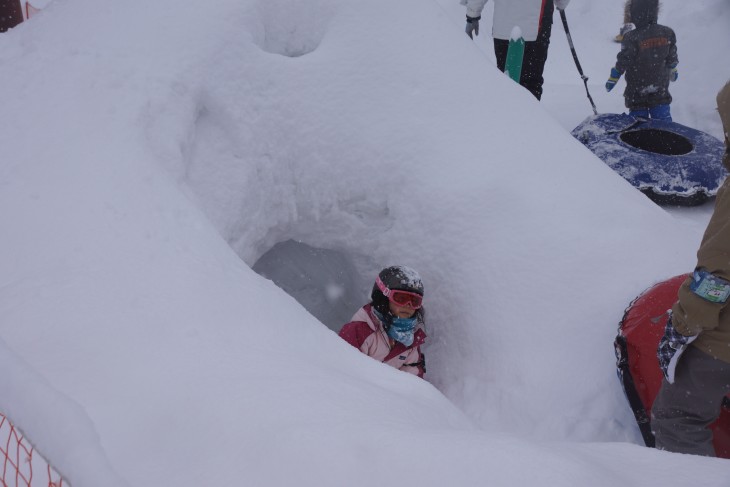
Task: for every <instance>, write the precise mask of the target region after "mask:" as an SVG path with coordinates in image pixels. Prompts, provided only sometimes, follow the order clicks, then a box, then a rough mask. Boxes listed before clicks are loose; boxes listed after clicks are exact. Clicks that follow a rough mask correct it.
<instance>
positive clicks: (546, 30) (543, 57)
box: [520, 18, 553, 100]
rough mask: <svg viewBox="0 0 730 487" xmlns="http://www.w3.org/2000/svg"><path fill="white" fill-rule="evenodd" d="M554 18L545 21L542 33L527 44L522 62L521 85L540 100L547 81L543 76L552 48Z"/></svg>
mask: <svg viewBox="0 0 730 487" xmlns="http://www.w3.org/2000/svg"><path fill="white" fill-rule="evenodd" d="M552 25H553V24H552V18H550V21H549V22H548V21H544V22H543V23H542V26H541V27H540V33H539V34H538V36H537V39H536V40H535V41H531V42H525V58H524V60H523V61H522V74H521V75H520V84H521V85H522V86H524V87H525V88H527V89H528V90H529V91H530V93H532V94H533V95H535V98H537V99H538V100H539V99H540V98H542V84H543V82H544V81H545V79H544V78H543V76H542V73H543V71H544V70H545V62H546V61H547V56H548V47H550V32H551V31H552Z"/></svg>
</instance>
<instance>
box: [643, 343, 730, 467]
mask: <svg viewBox="0 0 730 487" xmlns="http://www.w3.org/2000/svg"><path fill="white" fill-rule="evenodd" d="M728 392H730V363H727V362H723V361H722V360H718V359H716V358H713V357H711V356H709V355H707V354H706V353H704V352H702V351H700V350H698V349H696V348H695V347H693V346H689V347H688V348H687V350H686V351H685V352H684V354H683V355H682V356H681V357H680V359H679V363H678V364H677V371H676V374H675V378H674V384H670V383H669V382H667V381H666V379H664V380H663V382H662V387H661V389H659V394H657V397H656V399H655V400H654V405H653V406H652V409H651V429H652V431H653V432H654V437H655V438H656V447H657V448H659V449H660V450H668V451H672V452H676V453H690V454H693V455H704V456H707V457H714V456H715V449H714V447H713V446H712V430H710V429H709V428H708V426H710V425H711V424H712V423H714V422H715V421H716V420H717V418H718V417H719V416H720V410H721V406H722V400H723V397H725V394H727V393H728Z"/></svg>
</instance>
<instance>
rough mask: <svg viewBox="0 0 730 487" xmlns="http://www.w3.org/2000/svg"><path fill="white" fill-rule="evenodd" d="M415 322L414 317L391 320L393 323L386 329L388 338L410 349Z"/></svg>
mask: <svg viewBox="0 0 730 487" xmlns="http://www.w3.org/2000/svg"><path fill="white" fill-rule="evenodd" d="M417 321H418V320H417V319H416V317H415V316H413V317H412V318H393V323H391V325H390V328H388V336H389V337H390V338H392V339H393V340H395V341H397V342H400V343H402V344H403V345H405V346H406V347H410V346H411V345H412V344H413V331H414V330H415V329H416V322H417Z"/></svg>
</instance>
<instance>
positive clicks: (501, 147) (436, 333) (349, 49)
mask: <svg viewBox="0 0 730 487" xmlns="http://www.w3.org/2000/svg"><path fill="white" fill-rule="evenodd" d="M622 4H623V2H622V0H611V1H606V2H590V1H588V0H573V1H572V2H571V3H570V5H569V6H568V8H567V9H566V14H567V16H568V20H569V22H570V28H571V34H572V36H573V41H574V43H575V45H576V49H577V52H578V55H579V57H580V60H581V63H582V66H583V69H584V71H585V72H586V74H587V75H588V76H589V78H590V81H589V83H588V85H589V89H590V91H591V94H592V96H593V97H594V100H595V101H596V105H597V107H598V110H599V112H616V113H619V112H621V111H623V99H622V97H621V95H620V94H621V92H622V90H623V84H622V83H623V81H620V82H619V85H620V86H618V87H617V89H615V90H614V91H613V92H612V93H606V92H605V90H604V89H603V83H604V82H605V78H606V77H607V76H608V72H609V70H610V68H611V66H612V65H613V63H614V62H615V55H616V53H617V52H618V44H615V43H614V42H612V37H613V36H614V35H615V34H616V33H617V31H618V28H619V27H620V23H621V20H622V17H621V16H622ZM663 4H664V8H663V11H662V13H661V14H660V22H662V23H664V24H666V25H669V26H671V27H672V28H674V29H675V31H676V32H677V37H678V47H679V57H680V64H679V73H680V77H679V81H678V82H677V83H675V84H673V85H672V87H671V90H672V94H673V95H674V98H675V102H674V103H673V104H672V113H673V115H674V118H675V120H676V121H678V122H680V123H682V124H685V125H688V126H691V127H694V128H697V129H699V130H703V131H706V132H707V133H709V134H711V135H714V136H715V137H720V136H721V135H722V128H721V124H720V121H719V117H718V116H717V113H716V112H715V110H714V107H715V94H716V92H717V90H718V89H719V88H720V87H721V86H722V85H723V84H724V83H725V81H726V80H727V77H728V73H727V72H726V71H724V70H723V69H722V67H721V66H720V63H719V62H718V60H719V59H723V56H724V55H725V54H724V53H726V52H728V49H730V34H729V33H728V30H727V28H726V27H727V25H728V22H730V8H729V7H728V5H727V2H726V0H705V1H703V2H695V3H692V4H687V3H686V2H680V1H679V0H665V1H664V2H663ZM490 5H491V2H490V3H489V4H488V7H487V9H485V14H484V17H483V20H482V23H483V25H484V26H489V25H490V22H491V6H490ZM36 6H38V7H43V10H42V12H40V13H39V14H37V15H36V16H34V17H33V18H32V19H31V20H30V21H28V22H26V23H24V24H21V25H20V26H18V27H16V28H14V29H13V30H11V31H9V32H8V33H5V34H3V35H2V40H3V42H2V43H0V63H1V64H2V66H3V68H4V69H3V73H4V74H3V77H2V79H0V93H2V95H0V96H1V97H2V98H1V99H0V103H1V105H2V107H3V113H4V115H5V118H4V120H5V123H4V125H3V131H2V133H1V134H0V146H1V147H2V148H3V158H2V162H1V163H0V171H1V172H0V228H2V237H3V238H2V240H3V252H2V254H0V337H1V339H2V342H0V352H2V353H0V356H2V365H3V370H5V371H7V372H6V373H5V374H4V377H3V378H2V379H0V380H2V382H0V384H2V391H4V392H3V394H0V411H1V412H2V413H4V414H5V415H7V416H8V417H9V418H10V419H11V420H12V421H13V422H14V423H15V424H16V425H17V426H18V427H20V428H21V429H22V430H23V431H24V433H25V434H26V435H27V436H28V438H30V439H31V441H32V442H33V444H34V445H35V447H36V448H37V449H38V450H39V451H40V452H41V453H42V454H43V456H45V457H46V458H47V459H48V460H49V461H50V463H51V464H52V465H54V466H55V467H56V468H57V469H58V470H59V471H60V472H61V473H62V474H63V475H64V477H65V478H66V480H67V481H68V482H69V483H70V484H71V485H73V486H74V487H85V486H94V487H95V486H98V485H110V486H117V485H119V486H122V485H128V486H135V487H143V486H160V485H176V486H180V487H185V486H198V485H216V484H219V485H233V484H244V485H270V486H285V485H287V486H288V485H298V486H318V487H319V486H325V485H331V486H341V485H349V486H354V487H357V486H371V485H373V484H376V483H383V481H384V480H383V479H385V478H387V480H385V481H386V482H387V483H389V484H397V483H401V482H409V483H411V482H413V483H415V484H418V485H423V486H441V485H444V484H449V485H482V484H484V483H485V482H487V483H489V484H490V485H496V486H499V485H505V486H506V485H531V486H536V487H539V486H555V485H576V486H577V485H592V486H598V487H600V486H615V485H624V486H634V485H635V486H639V485H664V486H667V487H672V486H680V485H682V486H683V485H686V484H687V483H688V482H689V481H691V480H696V479H697V476H698V473H697V472H698V471H701V472H702V474H701V478H702V481H703V485H706V486H721V485H726V484H727V477H728V474H729V473H730V465H729V464H728V462H727V461H726V460H720V459H707V458H699V457H692V456H686V455H677V454H671V453H667V452H660V451H656V450H651V449H647V448H644V447H642V446H640V445H641V439H640V436H639V433H638V429H637V427H636V425H635V423H634V420H633V417H632V415H631V412H630V410H629V408H628V405H627V403H626V401H625V399H624V397H623V393H622V391H621V388H620V385H619V383H618V380H617V379H616V376H615V365H614V357H613V346H612V342H613V338H614V336H615V333H616V326H617V323H618V321H619V320H620V318H621V316H622V313H623V311H624V308H625V307H626V306H627V305H628V303H629V302H630V301H631V300H632V299H633V298H634V297H635V296H636V295H637V294H639V293H640V292H641V291H642V290H643V289H645V288H647V287H649V286H650V285H652V284H654V283H656V282H658V281H661V280H663V279H665V278H668V277H671V276H673V275H676V274H679V273H683V272H687V271H688V270H690V269H692V268H693V266H694V263H695V252H696V249H697V245H698V243H699V241H700V238H701V236H702V231H703V230H704V226H705V225H706V222H707V220H708V218H709V216H710V213H711V210H712V208H711V204H708V205H704V206H703V207H700V208H693V209H686V208H684V209H669V210H668V211H667V209H662V208H660V207H658V206H656V205H655V204H653V203H652V202H651V201H649V200H648V199H647V198H646V197H645V196H644V195H642V194H641V193H639V192H638V191H636V190H635V189H634V188H632V187H631V186H629V185H628V184H627V183H626V182H625V181H624V180H623V179H622V178H621V177H619V176H618V175H617V174H615V173H614V172H613V171H611V170H610V169H609V168H608V167H606V165H605V164H603V163H602V162H601V161H600V160H598V159H597V158H596V157H595V156H593V154H592V153H591V152H589V151H588V150H587V149H585V148H584V147H583V146H582V145H581V144H580V143H578V142H577V141H576V140H575V139H573V137H572V136H571V135H570V130H572V129H573V128H574V127H575V126H577V125H578V124H579V123H580V122H581V121H582V120H584V119H585V118H586V117H587V116H589V115H591V113H592V110H591V108H590V104H589V103H588V100H587V99H586V96H585V89H584V87H583V82H582V80H581V79H580V77H579V75H578V73H577V71H576V69H575V65H574V64H573V59H572V56H571V54H570V51H569V49H568V46H567V41H566V40H565V35H564V33H563V32H562V27H561V25H560V23H559V22H558V16H557V14H556V15H555V20H556V23H555V25H554V30H553V36H552V41H551V49H550V56H549V58H548V63H547V67H546V73H545V77H546V85H545V94H544V97H543V101H542V102H541V103H538V102H537V101H536V100H535V99H534V98H533V97H532V95H530V94H529V93H528V92H527V91H526V90H524V89H522V88H520V87H519V86H517V85H516V84H515V83H514V82H512V81H511V80H510V79H508V78H507V77H506V76H504V74H503V73H500V72H499V71H498V70H497V69H496V68H495V67H494V58H493V53H492V52H491V39H490V38H489V35H485V34H488V32H489V31H490V29H489V28H483V29H482V35H480V36H479V37H477V38H476V39H475V41H472V40H470V39H469V38H468V37H467V36H466V35H464V32H463V21H464V10H463V6H460V5H459V4H458V2H457V1H456V0H436V1H429V2H424V1H423V0H397V1H394V0H387V1H386V0H368V1H367V2H362V1H355V0H337V1H336V0H312V1H309V2H297V1H294V0H268V1H261V0H209V1H207V2H189V1H185V2H180V1H179V0H176V1H173V0H157V1H155V2H143V1H140V0H127V1H126V2H114V1H111V0H94V1H91V0H64V1H63V2H61V1H55V2H50V3H47V4H44V5H36ZM698 25H699V26H702V28H697V27H696V26H698ZM393 264H403V265H408V266H411V267H413V268H414V269H416V270H417V271H418V272H419V274H420V275H421V276H422V278H423V282H424V286H425V302H424V303H425V307H426V309H427V325H428V332H429V342H428V344H427V346H426V349H425V350H426V355H427V357H428V371H427V374H426V378H427V380H426V381H424V380H420V379H418V378H416V377H413V376H410V375H409V374H405V373H401V372H399V371H396V370H394V369H392V368H390V367H388V366H385V365H383V364H379V363H377V362H375V361H374V360H372V359H370V358H369V357H366V356H364V355H362V354H360V353H358V352H357V351H356V350H354V349H352V347H350V346H349V345H347V344H346V343H344V342H343V341H342V340H341V339H340V338H339V337H337V335H336V334H335V333H334V331H336V330H337V329H338V327H339V326H340V325H341V324H342V323H343V322H344V321H345V320H347V319H348V315H352V313H354V312H355V311H356V308H357V307H358V306H360V305H362V304H364V303H365V302H366V299H367V295H368V292H369V290H370V288H371V287H372V282H373V279H374V277H375V275H376V274H377V272H378V271H379V270H380V269H381V268H383V267H385V266H389V265H393ZM253 269H257V270H259V271H260V272H261V273H262V274H263V275H268V276H269V277H271V278H272V279H275V280H276V281H277V282H279V283H281V288H283V289H285V290H288V291H289V292H291V293H292V295H293V296H295V297H297V295H299V296H301V297H302V298H301V299H302V300H303V301H304V300H306V301H307V302H305V303H303V304H300V303H298V302H297V300H296V299H294V297H292V296H290V295H288V294H287V293H286V292H285V291H284V290H282V289H281V288H280V287H278V286H277V285H275V284H274V282H272V281H270V280H268V279H266V278H264V277H262V276H261V275H259V274H257V273H256V272H254V270H253ZM308 283H309V285H308ZM317 290H320V291H319V292H318V291H317ZM338 300H340V301H341V302H338ZM305 307H306V309H305ZM323 323H324V324H323ZM325 325H326V326H325ZM333 330H334V331H333ZM367 469H369V470H373V471H371V472H367ZM381 472H382V473H381ZM378 474H380V475H381V476H382V477H383V478H379V477H378Z"/></svg>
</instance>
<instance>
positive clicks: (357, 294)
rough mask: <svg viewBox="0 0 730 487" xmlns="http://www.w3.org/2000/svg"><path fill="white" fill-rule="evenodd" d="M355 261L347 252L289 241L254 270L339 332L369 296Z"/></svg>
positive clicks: (262, 260)
mask: <svg viewBox="0 0 730 487" xmlns="http://www.w3.org/2000/svg"><path fill="white" fill-rule="evenodd" d="M355 260H357V257H355V256H352V255H349V254H346V253H344V252H340V251H337V250H330V249H322V248H317V247H312V246H310V245H307V244H305V243H302V242H298V241H296V240H286V241H284V242H279V243H277V244H276V245H274V246H273V247H272V248H271V249H269V250H268V251H267V252H266V253H265V254H264V255H262V256H261V258H259V260H257V261H256V263H255V264H254V265H253V270H254V271H255V272H256V273H257V274H259V275H261V276H263V277H265V278H267V279H270V280H271V281H273V282H274V284H276V285H277V286H279V287H280V288H281V289H283V290H284V291H285V292H286V293H287V294H289V295H290V296H292V297H293V298H294V299H296V300H297V301H298V302H299V304H301V305H302V306H304V308H305V309H306V310H307V311H309V312H310V313H311V314H312V315H313V316H314V317H315V318H317V319H318V320H320V321H321V322H322V323H324V324H325V325H326V326H327V327H328V328H330V329H331V330H333V331H335V332H338V331H340V328H342V325H344V324H345V323H347V322H348V321H350V318H352V315H354V314H355V311H357V310H358V308H360V307H361V306H362V305H364V304H365V303H366V302H367V301H368V299H369V290H370V287H369V286H370V285H371V284H370V283H369V280H366V279H364V278H362V277H361V275H360V273H359V272H358V271H357V266H356V265H355Z"/></svg>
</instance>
